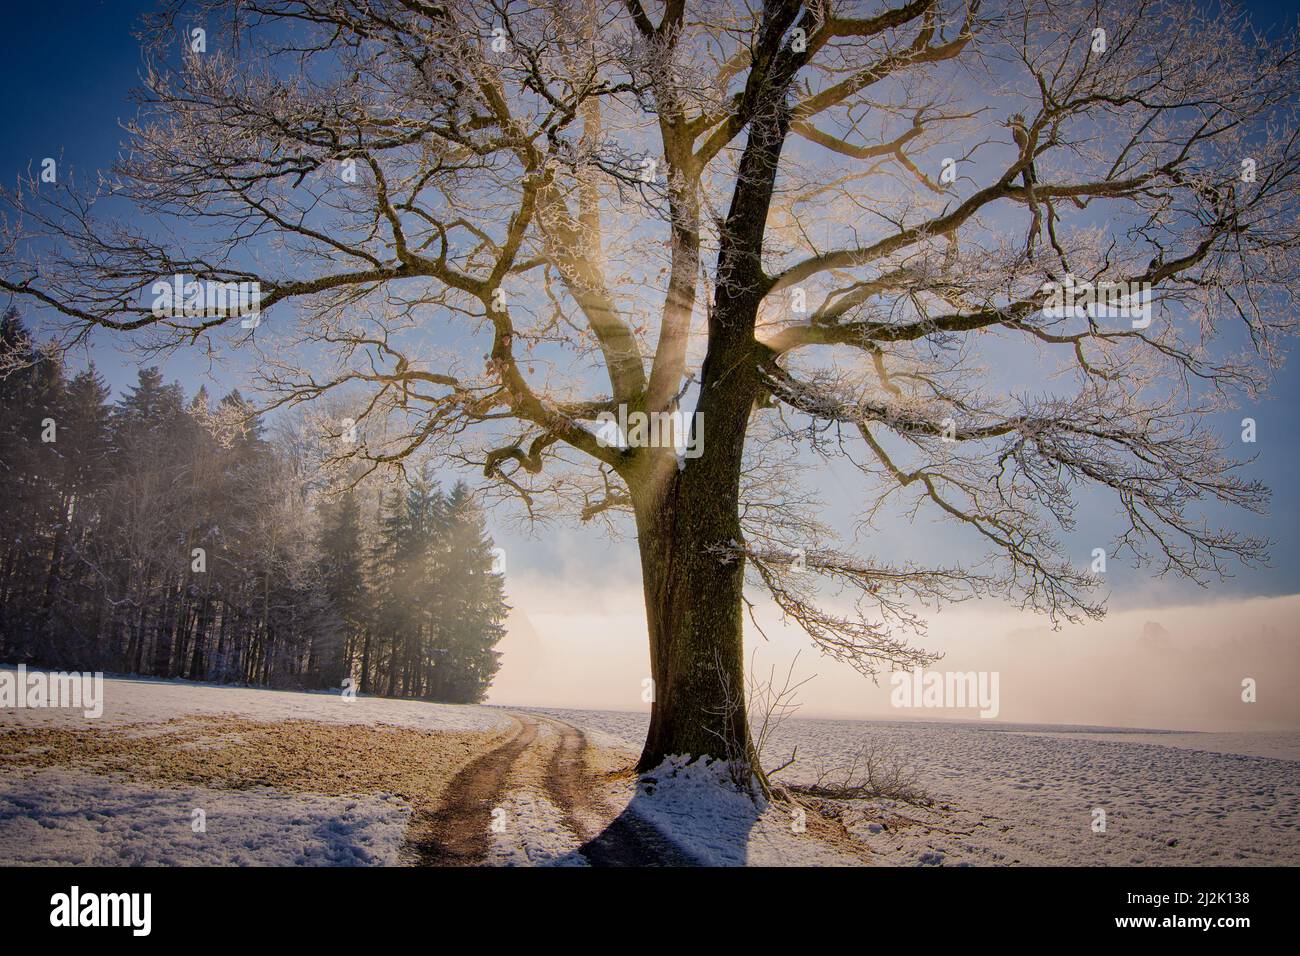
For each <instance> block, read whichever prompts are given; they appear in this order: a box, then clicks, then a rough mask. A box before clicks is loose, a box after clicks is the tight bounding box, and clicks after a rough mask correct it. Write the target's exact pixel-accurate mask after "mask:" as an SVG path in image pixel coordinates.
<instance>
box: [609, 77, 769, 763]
mask: <svg viewBox="0 0 1300 956" xmlns="http://www.w3.org/2000/svg"><path fill="white" fill-rule="evenodd" d="M771 105H772V107H773V108H772V109H771V110H770V111H769V112H768V113H767V114H766V115H765V116H764V118H763V120H762V121H761V122H755V123H753V124H751V126H750V132H749V139H748V142H747V143H746V146H745V151H744V153H743V154H742V156H741V160H740V164H739V167H738V170H737V177H736V188H735V191H734V192H733V194H732V200H731V208H730V209H729V210H728V213H727V219H726V221H725V223H724V225H723V229H722V234H721V242H720V248H719V255H718V268H717V275H718V282H717V290H716V293H715V296H714V301H713V307H712V309H711V310H710V313H709V323H708V330H709V339H708V341H709V346H708V351H707V353H706V354H705V358H704V364H703V366H702V368H701V370H700V393H699V401H698V403H697V405H696V412H697V413H698V416H699V419H698V423H699V427H700V428H702V429H703V435H704V439H705V440H704V446H703V449H702V454H701V455H700V457H698V458H696V459H693V460H688V461H687V462H686V464H685V467H684V468H681V469H678V468H677V467H676V462H675V459H674V456H673V455H672V454H671V451H667V452H665V451H664V450H660V451H659V453H658V454H651V455H649V456H647V466H646V472H647V473H646V474H643V475H639V476H636V478H634V480H633V481H632V482H631V483H630V487H631V489H632V498H633V508H634V510H635V512H636V522H637V533H638V543H639V546H640V552H641V569H642V580H643V587H644V590H645V600H646V617H647V621H648V624H649V632H650V662H651V663H650V668H651V677H653V679H654V689H655V697H654V703H653V705H652V708H651V712H650V730H649V733H648V734H647V736H646V743H645V748H644V750H643V751H642V753H641V759H640V760H639V761H638V762H637V769H638V770H639V771H641V772H645V771H647V770H651V769H653V768H654V767H656V766H658V765H659V764H660V763H661V762H662V761H663V760H664V758H665V757H668V756H670V755H674V754H685V755H688V756H691V757H700V756H710V757H719V758H724V759H729V760H733V761H734V760H741V761H745V762H747V763H748V764H749V766H750V769H751V770H752V771H753V772H754V773H756V774H758V776H759V778H760V780H761V778H762V769H761V767H760V766H759V764H758V760H757V759H756V755H755V754H754V752H753V745H752V743H751V740H750V733H749V719H748V714H747V711H746V706H745V674H744V641H743V597H744V590H743V589H744V576H745V565H744V560H743V557H742V556H741V554H740V553H739V552H741V550H742V549H743V547H744V540H743V536H742V533H741V529H740V473H741V466H742V459H743V455H744V450H745V434H746V431H747V429H748V425H749V418H750V414H751V412H752V410H753V405H754V398H755V396H757V395H758V393H759V390H760V377H759V371H758V365H759V356H758V349H759V348H760V347H759V346H758V344H757V343H756V342H755V340H754V325H755V321H756V319H757V315H758V308H759V304H760V302H761V301H762V299H763V296H764V294H765V292H766V288H767V284H768V280H767V277H766V276H765V275H764V272H763V268H762V253H763V235H764V230H765V227H766V223H767V215H768V209H769V207H770V204H771V199H772V188H773V183H774V181H775V176H776V170H777V166H778V162H779V160H780V155H781V148H782V146H783V144H784V141H785V136H786V133H787V130H788V127H789V123H788V115H787V113H786V111H785V109H784V107H783V105H780V103H779V98H777V100H774V101H773V102H772V104H771ZM694 424H695V423H694V422H693V426H692V427H694Z"/></svg>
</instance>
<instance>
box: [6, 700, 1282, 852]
mask: <svg viewBox="0 0 1300 956" xmlns="http://www.w3.org/2000/svg"><path fill="white" fill-rule="evenodd" d="M104 695H105V708H104V715H103V717H101V718H99V719H87V718H86V717H85V716H84V715H83V714H82V713H81V711H79V710H60V709H55V708H32V709H27V708H20V709H7V710H0V862H3V863H20V864H42V863H46V864H48V863H75V864H162V865H182V864H218V865H220V864H236V865H247V864H295V865H392V864H398V863H411V862H413V861H414V860H416V859H422V858H423V857H421V855H420V854H421V852H422V851H421V847H423V846H425V844H424V843H422V842H421V839H424V838H422V837H421V836H420V834H421V833H426V834H427V833H428V832H435V833H436V832H438V831H437V827H438V826H440V825H441V826H445V825H446V824H445V822H444V823H442V824H440V823H439V822H438V817H437V814H438V813H443V812H444V811H445V807H446V806H447V805H448V802H449V801H450V802H451V803H455V802H456V800H457V798H460V802H461V804H462V805H463V806H467V807H468V808H469V809H468V811H467V812H466V813H464V814H462V816H461V817H460V818H458V819H460V820H461V821H462V826H463V827H464V828H465V829H463V830H462V831H461V832H462V833H469V834H470V836H471V838H474V837H475V835H476V834H477V837H478V838H480V839H481V845H480V847H479V849H478V850H477V851H475V854H476V855H475V857H474V858H475V859H479V860H481V861H483V862H486V863H490V864H498V865H502V864H504V865H537V864H543V865H545V864H552V865H554V864H559V865H569V864H577V865H583V864H586V863H587V862H590V861H593V860H594V861H596V862H602V861H601V859H600V857H601V855H602V854H603V856H604V861H603V862H606V863H608V862H610V861H614V862H620V861H621V862H627V861H628V860H631V861H633V862H636V861H637V860H640V859H644V858H645V857H646V855H647V850H646V846H647V844H646V841H647V839H648V840H650V841H651V843H652V844H653V842H654V840H655V839H657V836H656V834H655V830H657V831H658V834H661V835H663V836H666V837H667V839H668V841H669V843H671V844H672V846H673V847H675V849H673V850H672V852H671V853H669V857H671V858H673V859H677V851H680V860H679V861H681V860H687V859H689V860H690V861H693V862H697V863H705V864H712V865H744V864H749V865H755V864H757V865H763V864H803V865H838V864H858V863H864V862H865V863H873V862H874V863H881V864H887V865H888V864H894V865H933V864H942V865H1015V864H1074V865H1079V864H1082V865H1129V864H1139V865H1156V864H1191V865H1203V864H1210V865H1212V864H1267V863H1279V864H1290V865H1295V864H1298V863H1300V733H1297V732H1288V733H1213V734H1211V733H1166V732H1153V731H1124V730H1117V729H1114V728H1086V727H1061V726H1050V727H1049V726H1025V725H1011V724H998V723H993V722H974V723H956V722H941V721H892V722H891V721H829V720H801V719H791V720H789V721H787V722H786V723H785V724H784V725H783V726H782V727H781V728H780V731H779V732H778V734H777V735H776V737H775V738H774V739H773V740H772V742H771V745H770V747H769V750H768V754H767V763H768V765H769V766H772V765H775V764H778V763H781V762H783V761H784V760H785V759H786V758H787V757H788V756H789V755H790V753H791V752H793V751H795V749H796V748H797V759H796V760H795V762H794V763H793V765H792V766H790V767H789V768H788V769H787V770H785V771H784V772H783V773H782V774H781V775H780V776H779V777H778V778H777V779H778V781H783V782H786V783H789V784H809V783H813V782H815V781H817V780H818V778H819V777H822V776H823V775H824V774H825V773H826V772H828V771H830V772H832V775H833V771H834V770H836V768H840V767H843V766H844V765H845V764H846V763H848V762H849V761H851V760H852V758H853V755H854V754H855V752H857V751H858V750H859V749H860V748H861V747H862V746H863V745H864V744H867V745H869V746H870V747H871V748H872V749H874V750H875V751H876V753H877V754H878V755H882V756H879V760H880V761H881V762H883V763H884V764H885V765H886V766H889V765H894V766H898V765H903V766H904V767H905V768H906V767H908V766H910V767H911V768H913V770H914V781H915V785H916V787H917V788H918V789H919V790H920V791H921V793H922V795H923V796H924V797H925V798H927V799H921V800H917V799H911V800H908V801H903V800H897V799H894V800H887V799H882V798H872V799H859V800H854V801H849V802H847V803H838V804H833V805H831V806H834V807H839V808H841V810H842V812H840V813H839V816H838V819H839V820H840V822H842V823H843V824H844V825H845V827H847V828H848V831H849V832H850V833H851V834H853V835H854V836H855V837H856V838H857V840H856V841H853V840H846V839H845V837H844V834H843V831H841V830H839V829H838V828H837V827H836V826H834V825H832V824H830V823H828V822H826V821H825V820H824V819H823V818H822V816H821V815H820V814H816V813H815V812H810V813H809V815H808V816H809V819H808V820H807V821H804V820H801V819H799V818H798V814H797V811H795V812H793V813H792V811H791V808H790V807H789V806H788V805H786V804H771V805H763V804H762V803H761V802H760V803H754V802H753V801H751V800H750V799H749V798H748V797H746V796H744V795H742V794H727V793H725V792H724V788H721V787H718V786H716V780H715V779H714V778H715V777H716V776H717V775H719V774H720V773H722V770H721V769H720V768H719V767H717V766H713V767H702V766H700V765H693V766H691V767H689V768H684V767H677V766H665V767H663V768H660V772H658V773H657V774H655V775H654V776H655V779H654V781H653V782H652V783H647V782H646V781H641V782H640V783H638V782H637V781H636V780H635V778H634V777H633V776H632V775H630V774H629V773H627V772H626V768H627V766H628V765H629V762H630V760H631V759H632V758H633V757H634V756H635V754H636V752H637V750H638V749H639V744H640V741H641V739H642V737H643V735H644V733H645V729H646V724H647V717H646V715H644V714H633V713H609V712H596V711H562V710H536V709H522V708H521V709H518V710H515V711H509V710H505V709H502V708H495V707H473V706H452V705H437V704H427V703H421V702H414V701H392V700H380V699H374V698H361V699H357V700H352V701H348V700H344V699H343V698H342V697H341V695H338V694H323V693H287V692H280V691H270V690H259V689H246V688H232V687H218V686H211V685H195V684H188V683H182V682H168V681H151V680H132V679H110V680H106V681H105V684H104ZM512 714H513V716H512ZM548 718H550V719H548ZM574 728H577V730H575V729H574ZM578 731H581V733H579V732H578ZM584 737H585V739H584ZM575 755H576V756H575ZM488 758H492V759H491V760H488V763H489V764H490V766H488V767H487V768H486V769H482V768H480V764H481V763H482V762H483V760H485V759H488ZM493 761H495V763H493ZM575 761H576V762H575ZM584 768H585V769H584ZM467 774H468V776H466V775H467ZM903 776H904V777H906V776H908V774H906V773H904V774H903ZM470 781H473V782H472V783H471V782H470ZM733 798H734V799H733ZM481 801H487V802H486V803H483V802H481ZM481 807H491V808H492V814H493V815H492V818H491V820H490V821H489V819H488V818H487V817H486V811H485V810H483V809H481ZM440 808H442V809H440ZM430 814H433V816H430ZM1103 815H1104V823H1105V826H1104V829H1103V828H1101V827H1100V826H1099V822H1100V821H1101V819H1102V817H1103ZM615 816H618V817H619V821H621V826H620V825H611V823H610V821H611V820H613V819H614V817H615ZM480 817H481V819H480ZM498 822H499V823H500V824H501V826H500V828H497V827H493V828H492V830H491V832H490V833H489V832H488V825H489V823H498ZM805 822H806V824H807V825H806V827H805V825H804V824H805ZM643 824H649V825H652V829H651V830H648V831H647V830H645V829H644V828H643ZM430 826H432V827H434V830H433V831H429V830H428V827H430ZM608 833H613V834H614V836H613V838H612V839H611V840H610V842H609V843H608V845H606V846H604V847H603V848H596V850H595V851H594V853H593V851H592V850H591V849H590V848H584V844H585V843H586V841H587V840H589V839H591V838H592V837H593V836H595V835H596V834H601V838H602V839H604V837H605V835H606V834H608ZM444 837H445V833H444ZM471 842H472V839H471ZM596 842H599V841H596ZM580 848H584V849H583V851H582V852H580ZM661 849H662V847H661ZM651 855H652V856H653V853H652V854H651Z"/></svg>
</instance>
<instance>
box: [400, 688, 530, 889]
mask: <svg viewBox="0 0 1300 956" xmlns="http://www.w3.org/2000/svg"><path fill="white" fill-rule="evenodd" d="M512 716H513V718H514V719H515V720H516V721H517V722H518V724H519V729H518V730H517V731H515V734H514V736H512V737H511V738H510V739H509V740H507V741H506V742H505V743H503V744H501V746H499V747H496V748H495V749H493V750H489V751H488V752H487V753H485V754H483V755H482V756H481V757H478V758H477V759H475V760H474V761H472V762H471V763H470V764H469V765H468V766H467V767H465V768H464V769H463V770H461V771H460V772H459V773H458V774H456V776H455V777H453V778H452V780H451V782H450V783H449V784H448V785H447V789H446V791H445V795H444V798H443V803H442V806H440V807H439V808H438V809H437V810H435V811H432V812H423V813H419V814H417V815H416V817H415V819H413V820H412V822H411V832H412V833H414V834H415V838H414V839H413V840H411V843H410V847H409V852H410V853H412V854H413V855H414V857H415V862H416V864H417V865H419V866H477V865H479V864H481V863H482V862H483V860H484V858H485V857H486V856H487V853H488V846H489V836H490V833H491V830H490V827H491V824H492V809H493V808H494V807H497V806H500V805H501V803H503V802H504V800H505V796H506V780H507V778H508V777H509V776H510V768H511V767H513V766H514V764H515V762H516V761H517V760H518V759H519V757H520V756H521V755H522V754H523V753H524V751H525V750H527V749H528V748H529V747H530V746H532V744H533V741H534V740H536V739H537V721H536V720H533V719H532V718H530V717H524V716H522V715H520V714H513V715H512Z"/></svg>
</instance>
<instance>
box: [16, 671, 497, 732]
mask: <svg viewBox="0 0 1300 956" xmlns="http://www.w3.org/2000/svg"><path fill="white" fill-rule="evenodd" d="M0 671H13V668H12V667H9V666H0ZM203 714H213V715H215V714H235V715H239V716H241V717H251V718H256V719H257V720H292V719H295V718H297V719H302V720H324V721H329V722H332V723H343V724H350V723H367V724H392V725H393V726H397V727H407V728H410V729H412V730H499V729H501V728H503V727H505V726H507V725H508V724H509V723H510V719H509V717H507V716H506V715H505V714H504V713H502V712H501V711H500V710H497V709H495V708H492V707H475V706H459V705H453V704H428V703H424V702H422V701H415V700H388V699H385V698H378V697H353V698H351V699H349V698H345V697H344V696H343V695H342V693H340V692H338V691H321V692H313V693H300V692H296V691H284V690H268V689H266V688H264V687H229V686H222V685H217V684H196V683H194V682H192V681H179V680H177V681H166V680H153V679H151V678H147V677H112V678H105V680H104V713H103V716H101V717H98V718H96V719H94V720H93V721H86V725H87V726H95V727H100V728H103V727H112V726H121V725H123V724H137V723H153V722H157V721H165V720H171V719H172V718H174V717H195V716H199V715H203ZM73 716H74V715H73V714H71V713H70V712H69V711H67V710H60V709H58V708H52V707H43V708H26V707H23V708H15V709H0V725H3V724H12V723H14V722H17V723H19V724H28V725H33V724H35V725H39V724H61V725H66V724H67V723H68V721H69V720H70V719H72V718H73Z"/></svg>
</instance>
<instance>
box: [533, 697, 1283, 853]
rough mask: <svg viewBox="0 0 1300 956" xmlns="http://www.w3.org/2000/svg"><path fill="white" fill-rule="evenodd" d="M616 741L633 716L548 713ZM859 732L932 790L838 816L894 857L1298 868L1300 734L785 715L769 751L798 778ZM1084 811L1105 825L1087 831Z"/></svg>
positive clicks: (634, 729) (811, 775) (639, 730)
mask: <svg viewBox="0 0 1300 956" xmlns="http://www.w3.org/2000/svg"><path fill="white" fill-rule="evenodd" d="M548 713H554V714H555V715H556V716H558V717H561V718H563V719H565V720H568V721H570V722H572V723H574V724H576V725H578V726H580V727H582V728H583V730H584V731H585V732H587V733H588V735H589V736H594V735H596V734H600V735H604V736H605V738H606V739H611V740H620V739H621V740H623V741H625V742H627V743H628V744H629V745H630V744H633V743H634V742H635V741H639V740H640V739H641V738H642V736H643V734H644V733H645V728H646V724H647V717H646V715H644V714H633V713H612V712H584V711H548ZM866 741H876V742H878V743H879V744H880V745H881V746H882V748H883V749H886V750H890V749H892V751H893V753H894V754H895V755H898V756H899V757H900V758H901V759H903V760H904V761H905V762H908V763H911V764H912V765H914V767H915V768H916V771H917V779H918V783H919V784H920V786H921V788H922V789H923V790H925V791H926V792H927V793H928V794H929V795H930V796H931V797H932V798H933V800H934V803H933V804H932V805H931V806H917V805H913V804H908V803H902V802H897V801H887V800H871V801H867V800H861V801H853V802H852V803H851V804H850V806H851V810H850V812H848V813H846V814H845V816H844V818H843V822H844V823H845V824H846V825H847V826H848V827H849V829H850V831H851V832H853V833H854V834H855V835H857V836H858V837H860V838H861V839H862V840H863V842H865V844H866V845H867V846H868V847H869V848H870V849H871V850H872V851H873V852H874V854H875V855H876V857H877V858H878V859H879V860H880V862H883V863H886V864H893V865H930V864H944V865H1009V864H1010V865H1014V864H1042V865H1062V864H1064V865H1087V866H1104V865H1111V866H1117V865H1162V864H1164V865H1205V864H1211V865H1213V864H1236V865H1243V864H1286V865H1296V864H1300V733H1296V732H1286V733H1266V732H1260V733H1228V734H1199V733H1160V732H1156V733H1153V732H1132V733H1130V732H1124V731H1116V730H1114V729H1092V728H1066V727H1035V726H1024V725H1006V724H1001V725H1000V724H994V723H987V722H986V723H949V722H939V721H898V722H886V721H830V720H800V719H791V720H789V721H787V722H786V724H785V725H784V726H783V727H782V728H781V732H780V733H779V734H778V736H777V738H776V739H775V740H774V742H773V745H772V746H771V748H770V750H769V760H768V762H769V764H772V763H779V762H782V761H784V759H785V758H786V757H787V756H788V755H789V753H790V752H791V750H792V749H793V747H794V746H795V745H796V744H797V745H798V759H797V761H796V762H795V764H794V765H793V766H792V767H791V768H790V769H789V770H787V771H785V772H784V773H783V774H781V775H780V776H779V777H778V779H779V780H784V781H787V782H789V783H810V782H812V781H813V780H815V779H816V778H817V777H818V775H819V774H820V773H821V772H822V771H823V770H829V769H834V768H835V767H837V766H842V765H843V764H844V763H845V762H847V761H848V760H850V759H851V755H852V754H853V753H854V752H856V751H857V750H858V748H859V747H861V746H862V744H863V743H864V742H866ZM1095 809H1101V810H1104V811H1105V823H1106V829H1105V832H1095V831H1094V821H1095V820H1096V819H1097V817H1096V816H1095V815H1094V810H1095Z"/></svg>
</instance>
